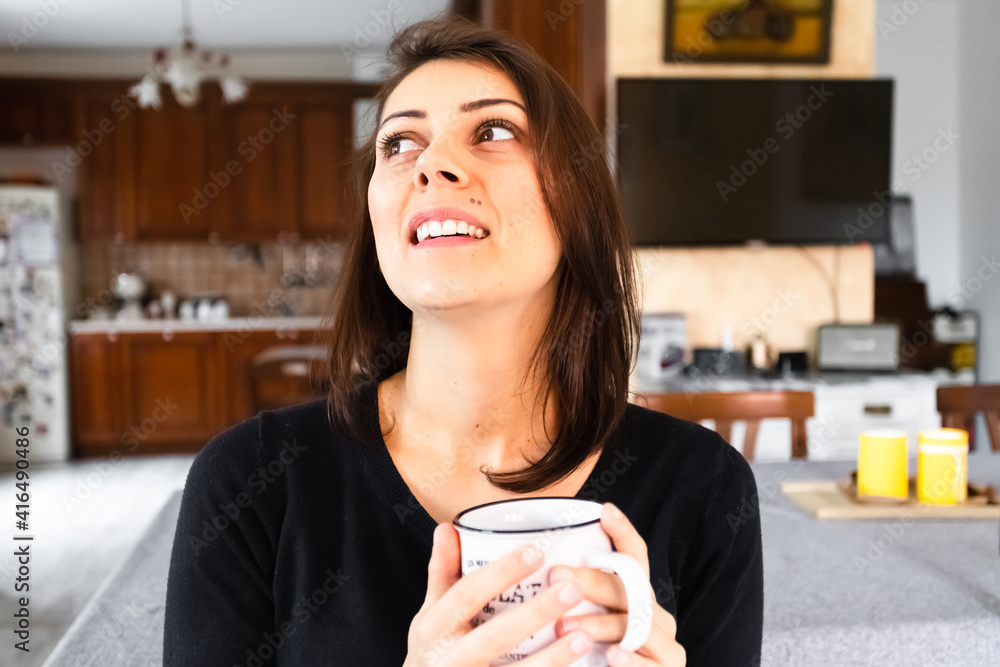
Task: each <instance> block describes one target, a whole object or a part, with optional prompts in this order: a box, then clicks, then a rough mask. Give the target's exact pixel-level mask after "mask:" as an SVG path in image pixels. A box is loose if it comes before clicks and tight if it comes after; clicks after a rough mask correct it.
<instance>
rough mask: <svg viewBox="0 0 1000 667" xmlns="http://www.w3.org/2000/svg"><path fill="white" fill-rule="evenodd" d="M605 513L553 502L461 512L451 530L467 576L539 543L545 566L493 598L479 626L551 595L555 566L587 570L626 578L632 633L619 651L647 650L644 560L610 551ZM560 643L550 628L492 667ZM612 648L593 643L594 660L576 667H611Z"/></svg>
mask: <svg viewBox="0 0 1000 667" xmlns="http://www.w3.org/2000/svg"><path fill="white" fill-rule="evenodd" d="M602 509H603V506H602V505H601V504H600V503H595V502H592V501H589V500H579V499H576V498H564V497H547V498H521V499H517V500H505V501H500V502H495V503H487V504H485V505H478V506H476V507H472V508H470V509H467V510H464V511H462V512H460V513H459V514H458V515H457V516H456V517H455V519H454V520H453V521H452V523H453V524H454V525H455V528H456V529H457V530H458V534H459V540H460V542H461V548H462V575H463V576H464V575H467V574H469V573H470V572H473V571H474V570H477V569H479V568H480V567H483V566H484V565H488V564H489V563H492V562H493V561H494V560H496V559H498V558H500V557H501V556H503V555H505V554H507V553H510V552H511V551H514V550H515V549H518V548H519V547H522V546H524V545H528V544H533V545H534V546H536V547H538V548H539V549H541V551H542V552H543V553H544V554H545V561H544V564H543V565H542V567H541V568H540V569H539V570H537V571H536V572H534V573H533V574H532V575H531V576H530V577H528V578H526V579H524V580H522V581H520V582H519V583H517V584H515V585H514V586H513V587H511V588H509V589H507V590H506V591H504V592H503V593H501V594H500V595H499V596H497V597H495V598H493V599H492V600H491V601H490V602H489V603H488V604H487V605H486V606H485V607H483V609H481V610H480V611H479V613H478V614H476V617H475V618H474V619H473V621H472V623H473V626H478V625H481V624H482V623H485V622H486V621H488V620H489V619H491V618H493V617H494V616H496V615H497V614H501V613H503V612H504V611H506V610H508V609H510V608H512V607H514V606H516V605H519V604H523V603H524V602H527V601H528V600H530V599H531V598H533V597H534V596H535V595H537V594H538V593H540V592H541V591H542V590H544V589H546V588H548V585H549V584H548V581H549V571H550V570H551V569H552V567H553V566H555V565H568V566H570V567H581V566H586V567H593V568H597V569H600V570H604V571H607V572H614V573H615V574H617V575H618V576H619V577H621V579H622V583H624V585H625V592H626V596H627V600H628V629H627V631H626V633H625V637H624V638H623V639H622V641H621V642H619V644H620V646H621V647H622V648H624V649H625V650H628V651H634V650H636V649H638V648H639V647H640V646H642V645H643V644H645V643H646V639H647V638H648V637H649V631H650V628H651V626H652V622H653V597H652V589H651V588H650V585H649V579H648V577H647V576H646V572H645V570H643V568H642V566H641V565H640V564H639V562H638V561H636V560H635V559H634V558H632V557H631V556H628V555H626V554H623V553H618V552H615V551H612V548H611V539H610V538H609V537H608V535H607V533H605V532H604V530H603V529H602V528H601V510H602ZM607 612H608V609H607V608H605V607H602V606H600V605H596V604H594V603H592V602H589V601H587V600H583V601H581V602H580V603H579V604H578V605H576V606H575V607H573V608H572V609H570V610H569V612H567V614H566V615H567V616H577V615H584V614H601V613H607ZM555 641H556V634H555V624H554V623H550V624H549V625H547V626H545V627H544V628H542V629H541V630H539V631H538V632H536V633H535V634H534V635H532V636H531V637H530V638H528V639H527V640H525V641H524V642H522V643H521V644H520V645H519V646H518V647H517V648H516V649H514V650H513V651H510V652H509V653H505V654H504V655H502V656H500V658H498V659H496V660H494V661H493V662H492V663H490V664H491V665H493V666H494V667H495V666H497V665H508V664H510V663H512V662H516V661H518V660H522V659H524V658H526V657H527V656H529V655H532V654H534V653H537V652H538V651H540V650H541V649H543V648H545V647H546V646H548V645H549V644H552V643H553V642H555ZM608 646H609V644H605V643H601V642H595V643H594V650H593V651H592V652H591V653H590V655H588V656H585V657H583V658H581V659H579V660H577V661H576V662H574V663H573V667H604V666H606V665H607V664H608V663H607V660H606V658H605V653H606V651H607V649H608Z"/></svg>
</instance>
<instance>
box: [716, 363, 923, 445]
mask: <svg viewBox="0 0 1000 667" xmlns="http://www.w3.org/2000/svg"><path fill="white" fill-rule="evenodd" d="M937 387H938V381H937V380H936V379H934V378H933V377H931V376H928V375H912V376H911V375H904V376H891V377H880V376H871V377H870V378H868V379H859V380H856V381H849V382H848V381H842V382H817V383H816V384H815V385H814V386H812V387H802V386H797V387H795V389H805V390H809V391H812V392H813V394H814V396H815V397H816V416H815V417H813V418H811V419H809V420H808V421H807V422H806V435H807V439H808V440H807V442H808V447H809V459H810V460H812V461H854V460H856V459H857V457H858V439H859V436H860V434H861V433H862V431H870V430H874V429H899V430H902V431H905V432H906V433H907V434H908V436H909V448H910V456H912V457H915V456H916V455H917V434H918V433H919V432H920V431H923V430H925V429H931V428H938V427H940V426H941V415H940V414H939V413H938V412H937V398H936V391H937ZM718 389H719V388H717V387H713V388H711V389H710V390H718ZM740 389H745V388H743V387H741V388H740ZM706 390H708V389H706ZM704 423H705V425H706V426H708V427H709V428H713V427H714V424H713V423H712V422H711V421H710V420H709V421H705V422H704ZM745 433H746V424H745V423H743V422H736V423H735V424H733V434H732V445H733V446H734V447H736V448H737V449H739V450H740V451H742V448H743V436H744V434H745ZM791 442H792V427H791V422H790V421H789V420H787V419H764V420H762V421H761V424H760V431H759V433H758V435H757V449H756V454H755V456H754V460H755V461H787V460H789V458H790V456H791Z"/></svg>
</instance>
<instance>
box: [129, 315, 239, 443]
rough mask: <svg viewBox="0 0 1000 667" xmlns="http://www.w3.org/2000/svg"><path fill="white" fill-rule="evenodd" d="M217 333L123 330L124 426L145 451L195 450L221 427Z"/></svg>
mask: <svg viewBox="0 0 1000 667" xmlns="http://www.w3.org/2000/svg"><path fill="white" fill-rule="evenodd" d="M216 336H217V334H216V333H213V332H183V333H175V334H172V335H170V334H168V335H166V336H164V334H161V333H134V334H123V339H124V340H125V344H126V347H127V353H126V368H125V372H124V374H123V376H124V386H125V388H126V394H127V396H126V400H125V402H124V408H125V424H126V427H127V428H129V427H131V428H133V429H134V427H138V428H139V430H138V431H135V430H132V431H131V432H132V433H133V434H134V435H135V436H136V437H137V438H139V439H140V440H141V441H142V447H143V449H144V450H145V451H146V453H150V452H154V451H192V448H194V451H197V450H198V449H200V448H201V447H202V446H203V445H204V444H205V443H206V442H208V440H210V439H211V438H212V436H214V435H215V434H216V433H218V432H219V431H220V430H222V429H223V428H225V426H226V418H225V414H224V411H223V410H224V385H223V383H224V382H225V378H224V374H223V363H222V360H220V359H219V357H218V355H217V354H216V344H215V339H216Z"/></svg>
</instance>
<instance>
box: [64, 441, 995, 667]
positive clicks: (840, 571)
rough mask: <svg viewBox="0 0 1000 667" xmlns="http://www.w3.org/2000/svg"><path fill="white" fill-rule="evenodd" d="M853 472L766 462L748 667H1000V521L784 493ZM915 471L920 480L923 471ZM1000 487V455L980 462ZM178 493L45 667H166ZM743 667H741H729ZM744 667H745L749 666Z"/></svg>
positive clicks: (844, 466) (756, 468) (843, 467)
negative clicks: (834, 509)
mask: <svg viewBox="0 0 1000 667" xmlns="http://www.w3.org/2000/svg"><path fill="white" fill-rule="evenodd" d="M854 467H855V466H854V463H853V462H851V461H838V462H829V461H808V460H794V461H786V462H780V463H765V462H759V463H753V464H752V465H751V468H752V470H753V472H754V475H755V478H756V481H757V490H758V497H759V505H757V507H758V508H759V512H760V521H761V531H762V536H763V554H764V637H763V650H762V654H761V659H760V660H759V661H754V662H753V664H752V665H747V666H746V667H770V666H778V665H781V666H783V667H784V666H802V667H817V666H818V667H822V666H824V665H837V666H838V667H848V666H851V665H878V666H879V667H894V666H897V665H898V666H900V667H903V666H905V667H913V666H921V667H925V666H926V667H929V666H934V667H939V666H946V665H947V666H951V665H954V666H955V667H959V666H961V667H977V666H979V665H982V666H986V665H1000V520H995V521H992V520H991V521H981V520H971V521H970V520H925V519H921V518H920V517H919V511H915V512H914V517H913V518H911V519H896V520H863V521H862V520H818V519H814V518H812V517H811V516H810V515H809V514H808V513H806V512H805V511H804V510H803V509H801V508H800V507H798V506H797V505H795V504H794V503H793V502H792V501H791V500H789V498H788V497H787V496H785V494H784V493H783V492H782V490H781V484H782V482H794V481H813V480H837V479H840V478H843V477H844V476H845V475H849V474H850V472H851V470H853V469H854ZM910 469H911V470H916V467H915V461H914V462H911V468H910ZM968 469H969V479H970V480H971V481H976V482H988V483H990V484H993V485H996V486H1000V454H990V453H989V452H983V453H976V454H971V455H970V456H969V466H968ZM179 507H180V491H179V490H178V491H177V493H175V494H174V495H173V496H172V497H171V498H170V500H169V501H168V502H167V503H166V505H165V506H164V507H163V508H162V509H161V511H160V512H159V513H158V515H157V516H156V518H155V519H154V520H153V522H152V523H151V525H150V527H149V529H148V530H147V532H146V534H145V535H144V536H143V538H142V539H141V540H140V542H139V543H138V544H137V545H136V547H135V549H134V550H133V551H132V552H131V553H130V554H129V555H128V557H127V558H126V559H125V560H124V561H123V562H122V563H121V564H120V565H119V566H118V567H117V568H116V569H115V571H114V572H113V573H112V574H111V575H109V577H108V579H107V580H106V581H105V582H103V584H102V585H101V586H100V588H99V589H98V591H97V593H95V595H94V597H93V598H92V599H91V600H90V602H89V603H88V604H87V606H86V608H85V609H84V610H83V611H82V612H81V613H80V615H79V616H78V617H77V619H76V621H75V622H74V623H73V625H72V626H71V627H70V628H69V630H68V631H67V632H66V634H65V635H64V636H63V638H62V640H61V641H60V642H59V645H58V646H57V647H56V648H55V650H54V651H53V652H52V654H51V655H50V656H49V658H48V660H47V661H46V662H45V667H81V666H85V665H94V666H97V665H100V666H101V667H132V666H135V665H143V666H144V667H147V666H155V665H160V664H162V662H161V654H162V645H163V612H164V601H165V597H166V584H167V569H168V565H169V561H170V548H171V545H172V543H173V535H174V529H175V527H176V524H177V515H178V511H179ZM720 667H737V666H720ZM738 667H743V666H738Z"/></svg>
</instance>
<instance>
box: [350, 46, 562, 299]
mask: <svg viewBox="0 0 1000 667" xmlns="http://www.w3.org/2000/svg"><path fill="white" fill-rule="evenodd" d="M533 129H534V128H530V127H528V117H527V114H526V113H525V109H524V100H523V99H522V98H521V95H520V93H519V92H518V90H517V88H516V86H515V85H514V84H513V82H512V81H511V80H510V79H509V78H508V77H507V76H506V75H505V74H503V73H502V72H500V71H499V70H497V69H494V68H492V67H490V66H488V65H481V64H477V63H470V62H464V61H455V60H435V61H432V62H429V63H426V64H424V65H422V66H421V67H419V68H418V69H416V70H414V71H413V72H412V73H410V75H409V76H407V77H406V78H405V79H403V81H402V82H401V83H400V84H399V85H398V86H397V87H396V89H395V90H393V92H392V93H391V94H390V95H389V98H388V99H387V100H386V104H385V109H384V110H383V112H382V118H381V125H380V127H379V128H378V130H377V132H378V134H377V145H378V147H377V149H376V151H377V156H376V162H375V171H374V173H373V174H372V179H371V181H370V183H369V185H368V206H369V210H370V211H371V218H372V225H373V227H374V234H375V245H376V250H377V253H378V260H379V265H380V267H381V269H382V274H383V275H384V276H385V279H386V282H387V283H388V285H389V287H390V289H392V291H393V293H395V295H396V296H397V297H398V298H399V300H400V301H402V302H403V303H404V304H405V305H406V306H407V307H408V308H410V309H411V310H413V311H414V312H417V311H426V310H433V309H447V308H454V307H457V306H463V305H469V304H476V303H479V304H504V303H507V304H514V305H518V304H523V305H526V306H530V305H532V304H535V305H537V306H538V307H539V308H542V307H551V305H550V304H551V302H550V301H548V300H547V299H550V298H551V297H552V295H554V293H555V284H556V277H555V272H556V267H557V265H558V262H559V258H560V255H561V249H560V244H559V239H558V237H557V236H556V233H555V229H554V227H553V224H552V219H551V217H550V215H549V211H548V208H547V207H546V206H545V203H544V201H543V199H542V193H541V188H540V186H539V183H538V176H537V174H536V173H535V167H534V162H533V160H532V157H531V152H530V150H529V147H528V146H529V139H528V138H529V136H530V133H531V131H532V130H533ZM477 230H481V231H477ZM546 314H547V313H546Z"/></svg>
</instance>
